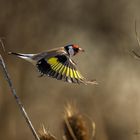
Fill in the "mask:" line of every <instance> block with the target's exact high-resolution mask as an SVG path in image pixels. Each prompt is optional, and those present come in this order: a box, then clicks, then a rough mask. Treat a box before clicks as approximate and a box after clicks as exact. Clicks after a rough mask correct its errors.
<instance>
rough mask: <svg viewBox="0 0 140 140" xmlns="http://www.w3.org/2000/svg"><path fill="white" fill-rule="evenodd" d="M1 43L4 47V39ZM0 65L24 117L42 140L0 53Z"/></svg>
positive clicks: (37, 137) (35, 134) (36, 136)
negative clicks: (17, 92)
mask: <svg viewBox="0 0 140 140" xmlns="http://www.w3.org/2000/svg"><path fill="white" fill-rule="evenodd" d="M0 43H1V45H2V47H4V45H3V43H2V40H0ZM0 66H1V68H2V70H3V73H4V76H5V79H6V81H7V82H8V85H9V87H10V90H11V93H12V95H13V96H14V98H15V100H16V103H17V105H18V107H19V109H20V111H21V113H22V115H23V117H24V118H25V120H26V123H27V124H28V126H29V128H30V130H31V131H32V134H33V135H34V137H35V139H36V140H40V138H39V136H38V135H37V133H36V131H35V129H34V127H33V125H32V123H31V120H30V118H29V117H28V115H27V113H26V111H25V108H24V107H23V104H22V103H21V101H20V98H19V97H18V95H17V94H16V90H15V89H14V86H13V83H12V80H11V78H10V75H9V73H8V71H7V68H6V66H5V63H4V60H3V58H2V56H1V55H0Z"/></svg>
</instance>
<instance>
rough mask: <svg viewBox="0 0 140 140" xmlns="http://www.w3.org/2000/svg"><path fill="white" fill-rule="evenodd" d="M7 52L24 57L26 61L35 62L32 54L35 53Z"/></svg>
mask: <svg viewBox="0 0 140 140" xmlns="http://www.w3.org/2000/svg"><path fill="white" fill-rule="evenodd" d="M8 54H10V55H11V54H12V55H15V56H17V57H19V58H22V59H24V60H26V61H28V62H31V63H35V60H34V59H33V56H34V55H35V54H23V53H15V52H8Z"/></svg>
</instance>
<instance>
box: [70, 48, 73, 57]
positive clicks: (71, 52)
mask: <svg viewBox="0 0 140 140" xmlns="http://www.w3.org/2000/svg"><path fill="white" fill-rule="evenodd" d="M69 54H70V56H73V55H74V50H73V48H69Z"/></svg>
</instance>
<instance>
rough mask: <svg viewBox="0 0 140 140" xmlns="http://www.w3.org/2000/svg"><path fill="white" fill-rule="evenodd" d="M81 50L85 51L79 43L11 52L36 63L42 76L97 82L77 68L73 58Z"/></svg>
mask: <svg viewBox="0 0 140 140" xmlns="http://www.w3.org/2000/svg"><path fill="white" fill-rule="evenodd" d="M79 52H84V50H83V49H82V48H80V47H79V46H78V45H75V44H72V45H67V46H65V47H60V48H55V49H51V50H48V51H44V52H41V53H38V54H22V53H14V52H9V54H13V55H16V56H17V57H20V58H22V59H24V60H26V61H28V62H31V63H32V64H34V65H35V66H36V67H37V68H38V70H39V72H40V74H41V75H40V76H43V75H47V76H49V77H52V78H56V79H57V80H63V81H66V82H69V83H78V84H80V83H84V84H88V83H90V84H97V82H96V80H93V81H88V80H86V79H85V78H84V77H83V76H82V75H81V73H80V72H79V71H78V70H77V68H76V63H75V62H74V61H73V60H72V59H71V57H73V56H75V55H76V54H78V53H79Z"/></svg>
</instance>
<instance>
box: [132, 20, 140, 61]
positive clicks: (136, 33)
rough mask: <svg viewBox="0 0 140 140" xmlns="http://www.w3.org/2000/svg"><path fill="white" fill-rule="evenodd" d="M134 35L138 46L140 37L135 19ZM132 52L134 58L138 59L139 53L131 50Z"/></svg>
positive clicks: (139, 57)
mask: <svg viewBox="0 0 140 140" xmlns="http://www.w3.org/2000/svg"><path fill="white" fill-rule="evenodd" d="M135 35H136V39H137V42H138V46H139V47H140V39H139V37H138V32H137V22H136V20H135ZM132 53H133V54H134V56H135V58H137V59H140V55H139V54H138V53H137V52H135V51H134V50H132Z"/></svg>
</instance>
